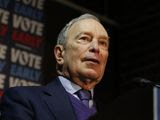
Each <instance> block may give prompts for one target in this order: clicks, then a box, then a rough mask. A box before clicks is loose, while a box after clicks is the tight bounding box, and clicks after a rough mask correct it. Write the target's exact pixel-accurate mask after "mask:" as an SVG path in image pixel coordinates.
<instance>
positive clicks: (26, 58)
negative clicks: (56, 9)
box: [11, 48, 42, 69]
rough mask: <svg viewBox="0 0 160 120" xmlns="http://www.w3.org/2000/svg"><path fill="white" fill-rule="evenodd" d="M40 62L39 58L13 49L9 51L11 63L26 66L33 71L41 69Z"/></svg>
mask: <svg viewBox="0 0 160 120" xmlns="http://www.w3.org/2000/svg"><path fill="white" fill-rule="evenodd" d="M41 60H42V58H41V57H40V56H37V55H34V54H32V53H28V52H26V51H21V50H18V49H15V48H12V49H11V61H12V62H13V63H20V64H21V65H28V66H29V67H33V68H35V69H41Z"/></svg>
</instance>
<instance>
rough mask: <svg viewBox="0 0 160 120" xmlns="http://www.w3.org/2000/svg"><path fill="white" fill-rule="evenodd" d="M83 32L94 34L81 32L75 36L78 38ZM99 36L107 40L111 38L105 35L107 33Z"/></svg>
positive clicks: (87, 33)
mask: <svg viewBox="0 0 160 120" xmlns="http://www.w3.org/2000/svg"><path fill="white" fill-rule="evenodd" d="M82 34H84V35H92V33H90V32H81V33H79V34H78V35H76V36H75V38H78V37H79V36H81V35H82ZM99 38H101V39H106V40H109V39H110V37H109V36H105V35H100V37H99Z"/></svg>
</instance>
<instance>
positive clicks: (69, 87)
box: [58, 76, 93, 98]
mask: <svg viewBox="0 0 160 120" xmlns="http://www.w3.org/2000/svg"><path fill="white" fill-rule="evenodd" d="M58 78H59V80H60V82H61V84H62V86H63V87H64V89H65V90H66V91H67V92H69V93H70V94H74V93H75V92H77V91H78V90H80V89H82V88H81V87H80V86H79V85H77V84H75V83H73V82H71V81H70V80H68V79H67V78H65V77H63V76H58ZM90 91H91V95H92V98H93V89H91V90H90Z"/></svg>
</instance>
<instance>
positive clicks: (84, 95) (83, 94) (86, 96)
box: [77, 89, 91, 100]
mask: <svg viewBox="0 0 160 120" xmlns="http://www.w3.org/2000/svg"><path fill="white" fill-rule="evenodd" d="M77 95H78V97H79V99H80V100H90V99H91V92H90V91H87V90H84V89H80V90H79V91H77Z"/></svg>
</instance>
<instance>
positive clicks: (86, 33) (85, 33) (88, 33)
mask: <svg viewBox="0 0 160 120" xmlns="http://www.w3.org/2000/svg"><path fill="white" fill-rule="evenodd" d="M82 34H84V35H92V33H90V32H81V33H79V34H78V35H76V36H75V38H78V37H79V36H81V35H82Z"/></svg>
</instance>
